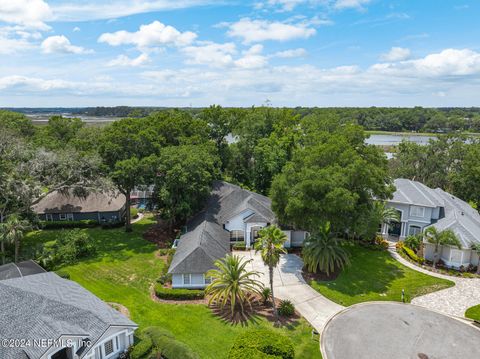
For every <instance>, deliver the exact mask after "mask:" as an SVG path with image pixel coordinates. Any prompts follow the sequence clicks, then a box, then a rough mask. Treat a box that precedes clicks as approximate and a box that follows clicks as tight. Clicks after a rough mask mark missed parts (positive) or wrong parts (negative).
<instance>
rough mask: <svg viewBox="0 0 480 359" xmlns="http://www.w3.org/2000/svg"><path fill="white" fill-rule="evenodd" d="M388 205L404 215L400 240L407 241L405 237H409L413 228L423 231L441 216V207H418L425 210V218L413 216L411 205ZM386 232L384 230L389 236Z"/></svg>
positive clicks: (390, 203) (392, 203) (384, 232)
mask: <svg viewBox="0 0 480 359" xmlns="http://www.w3.org/2000/svg"><path fill="white" fill-rule="evenodd" d="M387 205H388V206H389V207H393V208H395V209H397V210H399V211H400V212H401V213H402V216H401V231H400V239H405V237H407V236H408V235H409V233H410V227H411V226H417V227H420V229H421V230H422V231H423V229H424V228H425V227H426V226H428V225H430V224H432V222H433V220H436V219H438V217H439V214H440V208H439V207H437V208H430V207H423V206H417V207H421V208H423V209H424V210H423V216H413V215H411V214H410V211H411V207H412V206H411V205H408V204H403V203H394V202H389V203H388V204H387ZM432 219H433V220H432ZM385 230H386V229H385V228H384V229H383V234H384V235H387V233H386V231H385Z"/></svg>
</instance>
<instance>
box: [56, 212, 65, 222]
mask: <svg viewBox="0 0 480 359" xmlns="http://www.w3.org/2000/svg"><path fill="white" fill-rule="evenodd" d="M58 218H59V219H60V220H61V221H66V220H67V214H66V213H59V214H58Z"/></svg>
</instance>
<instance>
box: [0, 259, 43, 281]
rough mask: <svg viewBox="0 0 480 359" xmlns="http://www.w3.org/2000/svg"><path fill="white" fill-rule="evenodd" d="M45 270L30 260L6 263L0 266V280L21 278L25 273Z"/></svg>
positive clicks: (37, 272) (29, 273)
mask: <svg viewBox="0 0 480 359" xmlns="http://www.w3.org/2000/svg"><path fill="white" fill-rule="evenodd" d="M45 272H46V270H45V269H43V268H42V267H40V266H39V265H38V264H37V263H35V262H34V261H32V260H29V261H25V262H20V263H16V264H15V263H7V264H4V265H2V266H0V281H1V280H5V279H13V278H21V277H25V276H27V275H32V274H39V273H45Z"/></svg>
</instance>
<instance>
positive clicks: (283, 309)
mask: <svg viewBox="0 0 480 359" xmlns="http://www.w3.org/2000/svg"><path fill="white" fill-rule="evenodd" d="M278 314H280V315H281V316H282V317H291V316H292V315H293V314H295V306H294V305H293V303H292V302H291V301H289V300H282V301H281V302H280V305H279V307H278Z"/></svg>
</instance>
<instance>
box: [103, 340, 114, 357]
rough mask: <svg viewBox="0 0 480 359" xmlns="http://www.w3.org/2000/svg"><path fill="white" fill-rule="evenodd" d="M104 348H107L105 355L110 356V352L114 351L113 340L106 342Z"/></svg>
mask: <svg viewBox="0 0 480 359" xmlns="http://www.w3.org/2000/svg"><path fill="white" fill-rule="evenodd" d="M103 347H104V349H105V356H108V355H110V354H112V353H113V340H111V339H110V340H109V341H107V342H105V344H104V345H103Z"/></svg>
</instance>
